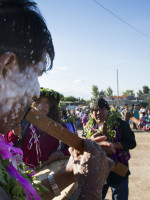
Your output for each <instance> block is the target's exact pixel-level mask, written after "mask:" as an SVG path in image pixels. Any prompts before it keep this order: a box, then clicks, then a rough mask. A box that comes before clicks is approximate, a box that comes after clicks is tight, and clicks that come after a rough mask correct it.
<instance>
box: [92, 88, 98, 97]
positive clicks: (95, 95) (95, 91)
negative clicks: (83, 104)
mask: <svg viewBox="0 0 150 200" xmlns="http://www.w3.org/2000/svg"><path fill="white" fill-rule="evenodd" d="M92 97H93V98H94V99H95V98H98V97H99V89H98V87H97V86H96V85H92Z"/></svg>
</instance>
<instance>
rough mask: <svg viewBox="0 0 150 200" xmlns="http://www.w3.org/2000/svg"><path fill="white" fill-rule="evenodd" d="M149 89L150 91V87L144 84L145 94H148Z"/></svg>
mask: <svg viewBox="0 0 150 200" xmlns="http://www.w3.org/2000/svg"><path fill="white" fill-rule="evenodd" d="M149 91H150V89H149V87H148V86H146V85H144V86H143V94H148V93H149Z"/></svg>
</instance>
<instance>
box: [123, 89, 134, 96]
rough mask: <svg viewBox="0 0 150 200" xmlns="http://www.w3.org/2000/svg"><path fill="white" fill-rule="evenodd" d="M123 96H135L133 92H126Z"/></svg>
mask: <svg viewBox="0 0 150 200" xmlns="http://www.w3.org/2000/svg"><path fill="white" fill-rule="evenodd" d="M122 94H123V95H127V96H135V93H134V91H133V90H126V91H125V92H123V93H122Z"/></svg>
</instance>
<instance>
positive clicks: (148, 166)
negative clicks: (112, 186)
mask: <svg viewBox="0 0 150 200" xmlns="http://www.w3.org/2000/svg"><path fill="white" fill-rule="evenodd" d="M134 133H135V137H136V142H137V147H136V148H135V149H133V150H131V151H130V153H131V159H130V161H129V169H130V171H131V175H130V176H129V200H150V132H149V133H148V132H142V131H134ZM111 199H112V198H111V190H109V191H108V194H107V196H106V200H111Z"/></svg>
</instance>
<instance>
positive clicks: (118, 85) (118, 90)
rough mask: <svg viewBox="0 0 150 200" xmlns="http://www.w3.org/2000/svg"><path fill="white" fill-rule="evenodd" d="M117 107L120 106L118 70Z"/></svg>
mask: <svg viewBox="0 0 150 200" xmlns="http://www.w3.org/2000/svg"><path fill="white" fill-rule="evenodd" d="M117 105H118V106H119V84H118V69H117Z"/></svg>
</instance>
